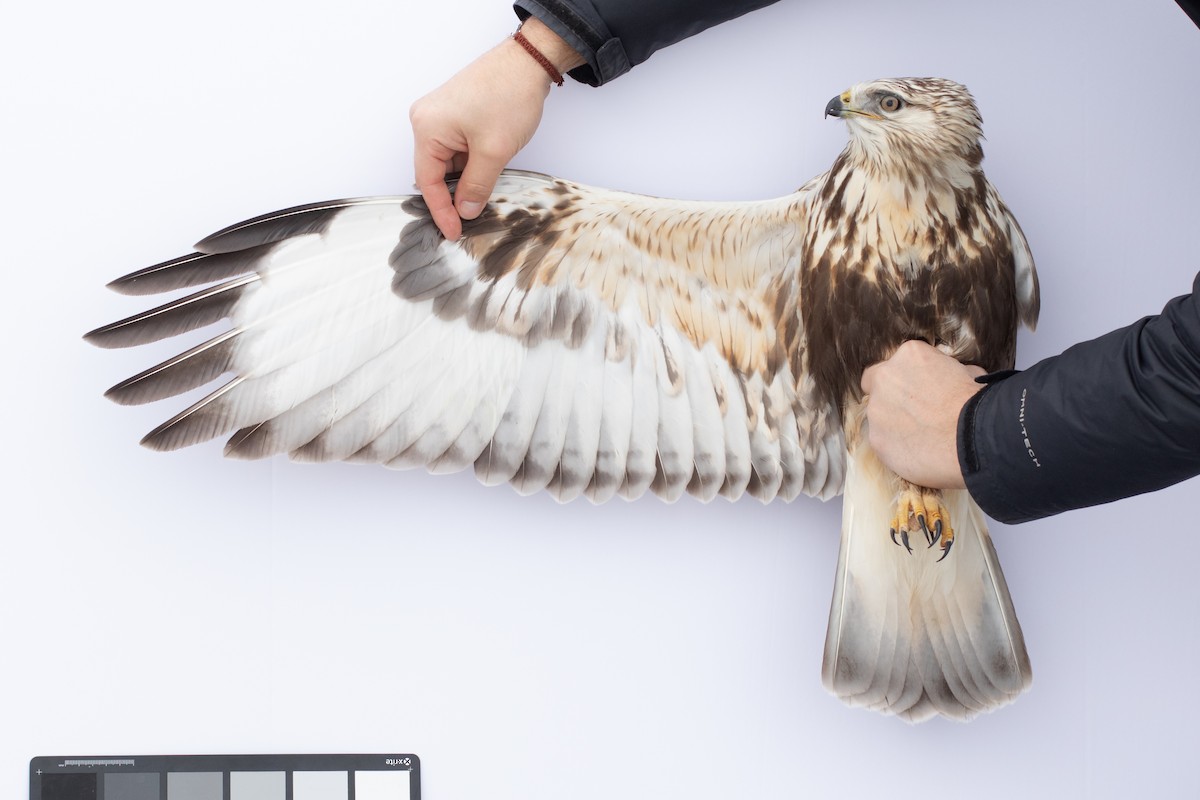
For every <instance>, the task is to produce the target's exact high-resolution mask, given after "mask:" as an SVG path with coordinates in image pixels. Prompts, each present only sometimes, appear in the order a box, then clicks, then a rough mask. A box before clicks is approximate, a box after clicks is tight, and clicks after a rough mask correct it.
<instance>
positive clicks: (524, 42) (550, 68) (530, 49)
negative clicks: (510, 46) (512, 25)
mask: <svg viewBox="0 0 1200 800" xmlns="http://www.w3.org/2000/svg"><path fill="white" fill-rule="evenodd" d="M512 38H513V41H514V42H516V43H517V44H519V45H521V47H523V48H525V52H526V53H529V55H531V56H533V60H534V61H536V62H538V63H539V64H541V65H542V69H544V70H546V72H547V74H549V75H550V80H552V81H554V83H555V85H557V86H562V85H563V76H562V73H561V72H559V71H558V69H557V68H556V67H555V66H554V65H553V64H551V63H550V59H548V58H546V57H545V56H544V55H542V52H541V51H540V50H538V49H537V48H536V47H534V46H533V43H532V42H530V41H529V40H528V39H526V38H525V34H523V33H521V29H520V28H517V32H516V33H514V34H513V35H512Z"/></svg>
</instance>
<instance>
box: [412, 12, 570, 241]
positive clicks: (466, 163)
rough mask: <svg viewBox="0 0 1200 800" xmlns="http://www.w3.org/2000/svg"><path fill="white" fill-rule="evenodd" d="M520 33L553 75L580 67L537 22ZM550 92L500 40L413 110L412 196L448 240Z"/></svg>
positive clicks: (475, 207)
mask: <svg viewBox="0 0 1200 800" xmlns="http://www.w3.org/2000/svg"><path fill="white" fill-rule="evenodd" d="M521 32H522V33H523V34H524V35H525V38H526V39H528V40H529V42H530V43H531V44H533V46H534V47H536V48H537V49H538V50H539V51H540V52H541V53H542V54H543V55H544V56H546V58H548V59H549V60H550V62H551V63H552V64H554V66H555V67H557V68H558V70H559V71H560V72H566V71H567V70H569V69H574V68H575V67H577V66H579V65H580V64H582V63H583V59H582V57H580V56H579V54H578V53H576V52H575V51H574V50H572V49H571V47H570V46H569V45H568V44H567V43H566V42H564V41H563V40H562V39H561V38H559V36H558V35H557V34H555V33H554V32H553V31H552V30H550V29H549V28H548V27H546V26H545V25H544V24H543V23H542V22H541V21H539V20H538V19H537V18H536V17H530V18H529V19H528V20H526V22H525V23H524V25H523V26H522V28H521ZM549 93H550V76H549V74H548V73H547V72H546V70H545V69H544V68H543V67H542V66H541V65H540V64H538V62H537V61H536V60H534V59H533V57H531V56H530V54H529V53H527V52H525V51H524V50H523V49H522V48H521V46H520V45H519V44H517V43H516V42H515V41H513V40H512V39H506V40H505V41H503V42H501V43H500V44H499V45H497V46H496V47H494V48H492V49H491V50H489V51H488V52H486V53H484V54H483V55H482V56H480V57H479V58H478V59H476V60H475V61H473V62H471V63H470V64H468V65H467V66H466V67H465V68H464V69H463V70H462V71H461V72H459V73H458V74H456V75H455V76H454V77H452V78H451V79H450V80H448V81H446V83H444V84H442V85H441V86H440V87H438V88H437V89H435V90H433V91H432V92H430V93H429V94H427V95H425V96H424V97H422V98H421V99H420V100H418V101H417V102H415V103H414V104H413V106H412V108H411V110H410V111H409V119H410V120H411V122H412V128H413V137H414V148H413V150H414V153H413V156H414V166H415V175H416V181H417V190H418V191H420V192H421V195H422V196H423V197H424V198H425V203H426V204H427V205H428V206H429V211H430V213H431V214H432V215H433V221H434V223H435V224H436V225H437V226H438V229H439V230H441V232H442V235H443V236H445V237H446V238H447V239H450V240H454V239H457V238H459V237H460V236H462V221H461V219H460V217H461V218H462V219H474V218H475V217H477V216H479V213H480V212H481V211H482V210H483V206H484V203H486V202H487V200H488V198H489V197H490V196H491V194H492V188H493V187H494V186H495V185H496V180H497V178H499V177H500V171H501V170H503V169H504V168H505V167H506V166H507V165H508V162H509V161H510V160H511V159H512V157H513V156H515V155H516V154H517V153H518V152H519V151H520V150H521V148H523V147H524V146H525V145H526V144H528V143H529V140H530V139H531V138H533V134H534V132H535V131H536V130H537V127H538V123H539V122H541V119H542V107H543V105H544V104H545V102H546V96H547V95H548V94H549ZM455 171H461V172H462V176H461V177H460V178H459V179H458V187H457V189H456V190H455V193H454V197H453V199H452V198H451V196H450V190H449V189H448V188H447V186H446V174H447V173H449V172H455Z"/></svg>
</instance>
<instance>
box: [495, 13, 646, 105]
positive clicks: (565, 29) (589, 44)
mask: <svg viewBox="0 0 1200 800" xmlns="http://www.w3.org/2000/svg"><path fill="white" fill-rule="evenodd" d="M513 11H515V12H516V14H517V18H518V19H519V20H521V21H522V22H524V21H525V20H526V19H528V18H529V17H531V16H532V17H537V18H538V19H539V20H541V21H542V22H543V23H544V24H545V25H546V27H548V28H549V29H550V30H552V31H554V32H555V33H556V34H558V35H559V36H561V37H562V39H563V41H565V42H566V43H567V44H569V45H571V47H572V48H574V49H575V52H577V53H579V55H580V56H582V57H583V59H584V60H585V61H586V62H587V63H586V64H585V65H583V66H581V67H576V68H575V69H573V70H571V71H570V72H568V73H567V74H568V75H570V76H571V77H572V78H574V79H575V80H577V81H579V82H580V83H586V84H588V85H589V86H600V85H602V84H605V83H608V82H609V81H611V80H613V79H614V78H617V77H620V76H621V75H624V74H625V73H626V72H628V71H629V68H630V63H629V57H628V55H627V54H626V53H625V46H624V45H623V44H621V40H620V39H618V38H616V37H615V36H613V35H612V32H611V31H609V29H608V26H607V25H605V24H604V20H602V19H600V17H599V16H597V15H595V14H587V13H586V12H584V11H581V10H578V9H575V8H572V7H571V6H569V5H567V4H566V3H563V2H560V0H517V2H515V3H513Z"/></svg>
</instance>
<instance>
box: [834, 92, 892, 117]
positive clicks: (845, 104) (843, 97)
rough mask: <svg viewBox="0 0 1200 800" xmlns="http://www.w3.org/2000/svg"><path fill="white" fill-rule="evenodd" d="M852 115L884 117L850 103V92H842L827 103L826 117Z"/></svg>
mask: <svg viewBox="0 0 1200 800" xmlns="http://www.w3.org/2000/svg"><path fill="white" fill-rule="evenodd" d="M851 115H853V116H856V117H868V118H869V119H882V117H880V116H879V115H878V114H872V113H870V112H869V111H863V110H862V109H860V108H855V107H854V106H852V105H850V92H842V93H841V94H839V95H838V96H837V97H835V98H833V99H832V100H830V101H829V102H828V103H826V104H825V116H826V117H848V116H851Z"/></svg>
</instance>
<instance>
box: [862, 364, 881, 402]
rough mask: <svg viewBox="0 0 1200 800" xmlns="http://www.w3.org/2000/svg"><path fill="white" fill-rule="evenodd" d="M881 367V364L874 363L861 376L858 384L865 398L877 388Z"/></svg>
mask: <svg viewBox="0 0 1200 800" xmlns="http://www.w3.org/2000/svg"><path fill="white" fill-rule="evenodd" d="M879 367H880V364H872V365H871V366H869V367H867V368H866V369H864V370H863V373H862V377H861V378H859V381H858V385H859V387H860V388H861V389H862V392H863V399H864V400H865V399H866V396H867V395H869V394H871V392H872V391H874V389H875V380H876V377H877V376H878V375H879Z"/></svg>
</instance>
